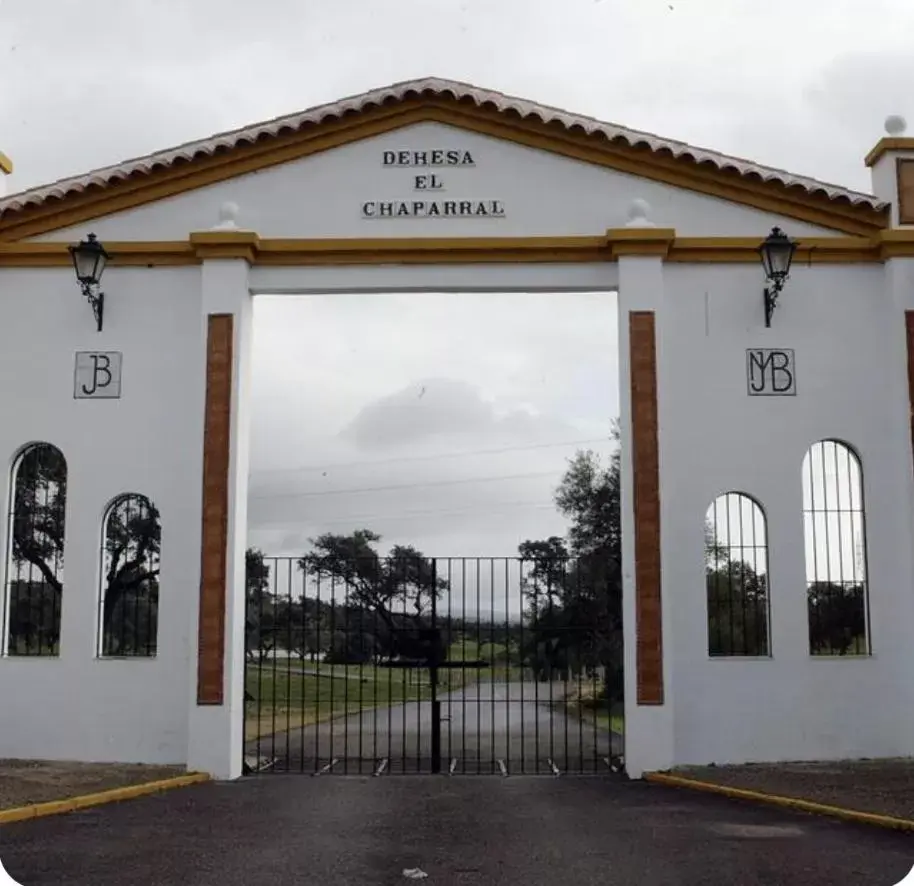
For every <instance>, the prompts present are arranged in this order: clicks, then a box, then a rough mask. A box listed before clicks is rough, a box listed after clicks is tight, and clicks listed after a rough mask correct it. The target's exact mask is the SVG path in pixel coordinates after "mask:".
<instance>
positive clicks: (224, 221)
mask: <svg viewBox="0 0 914 886" xmlns="http://www.w3.org/2000/svg"><path fill="white" fill-rule="evenodd" d="M239 211H240V210H239V209H238V204H237V203H233V202H232V201H231V200H228V201H226V202H225V203H223V204H222V205H221V206H220V207H219V222H218V224H216V225H215V226H214V227H213V230H214V231H235V230H237V229H238V213H239Z"/></svg>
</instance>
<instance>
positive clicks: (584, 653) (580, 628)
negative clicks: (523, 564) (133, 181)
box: [572, 557, 599, 772]
mask: <svg viewBox="0 0 914 886" xmlns="http://www.w3.org/2000/svg"><path fill="white" fill-rule="evenodd" d="M588 559H589V560H590V561H591V562H590V564H589V565H590V569H589V573H590V580H591V582H593V581H594V576H593V568H594V567H593V562H592V557H591V558H588ZM575 594H576V596H577V599H578V600H580V599H581V560H580V558H579V559H578V563H577V568H576V569H575ZM590 599H591V600H595V599H597V598H596V596H591V597H590ZM579 617H580V616H579ZM595 629H596V625H595V624H589V625H584V624H578V625H575V628H574V631H573V632H572V636H573V637H576V642H577V647H578V648H577V649H576V650H575V667H576V668H577V672H578V674H577V677H578V703H577V704H578V711H577V714H578V770H579V771H580V772H583V771H584V682H583V681H584V668H585V666H586V664H585V662H586V661H587V660H588V659H589V658H590V656H589V650H590V647H591V645H592V643H593V639H594V637H593V632H594V630H595ZM591 679H592V678H591ZM598 701H599V700H598V699H597V697H596V695H594V696H593V705H594V708H593V721H594V724H596V722H597V706H598ZM594 743H596V736H594ZM594 759H596V753H594Z"/></svg>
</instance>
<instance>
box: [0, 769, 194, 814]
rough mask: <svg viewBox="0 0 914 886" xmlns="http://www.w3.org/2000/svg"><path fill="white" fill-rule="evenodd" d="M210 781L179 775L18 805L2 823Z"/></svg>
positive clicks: (130, 798)
mask: <svg viewBox="0 0 914 886" xmlns="http://www.w3.org/2000/svg"><path fill="white" fill-rule="evenodd" d="M209 780H210V777H209V776H208V775H207V774H206V773H204V772H192V773H189V774H188V775H178V776H176V777H175V778H164V779H161V780H159V781H148V782H146V783H145V784H135V785H128V786H127V787H123V788H114V789H113V790H110V791H98V792H97V793H94V794H83V795H82V796H80V797H70V798H68V799H66V800H52V801H50V802H48V803H35V804H33V805H31V806H17V807H16V808H14V809H2V810H0V824H10V823H12V822H14V821H29V820H30V819H33V818H45V817H46V816H48V815H60V814H62V813H64V812H73V811H74V810H76V809H88V808H89V807H90V806H104V805H105V804H107V803H117V802H119V801H121V800H133V799H134V798H136V797H145V796H147V795H148V794H158V793H161V792H162V791H170V790H174V789H175V788H183V787H188V786H189V785H193V784H203V782H207V781H209Z"/></svg>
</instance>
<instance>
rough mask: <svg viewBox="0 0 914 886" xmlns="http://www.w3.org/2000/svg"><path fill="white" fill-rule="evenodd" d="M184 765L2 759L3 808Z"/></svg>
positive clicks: (164, 774)
mask: <svg viewBox="0 0 914 886" xmlns="http://www.w3.org/2000/svg"><path fill="white" fill-rule="evenodd" d="M185 772H186V769H185V768H184V767H183V766H140V765H137V764H122V763H70V762H50V761H46V760H0V809H12V808H14V807H16V806H28V805H30V804H32V803H46V802H48V801H50V800H66V799H68V798H70V797H77V796H79V795H81V794H92V793H95V792H96V791H105V790H110V789H112V788H122V787H126V786H128V785H134V784H143V783H144V782H147V781H158V780H159V779H162V778H173V777H174V776H176V775H184V774H185Z"/></svg>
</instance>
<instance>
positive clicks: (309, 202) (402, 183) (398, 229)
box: [37, 123, 831, 240]
mask: <svg viewBox="0 0 914 886" xmlns="http://www.w3.org/2000/svg"><path fill="white" fill-rule="evenodd" d="M439 147H442V148H455V149H457V148H459V149H466V150H469V151H470V152H471V153H472V155H473V159H474V161H475V164H476V165H475V166H474V167H453V168H452V167H444V168H440V169H435V170H430V169H427V168H424V169H423V168H414V169H409V168H391V167H384V166H382V162H381V161H382V154H383V152H384V151H387V150H393V151H397V150H403V149H407V148H408V149H412V150H424V149H427V150H431V149H433V148H439ZM429 172H435V173H436V174H437V175H438V176H439V179H440V181H441V182H442V183H443V185H444V190H442V191H440V192H432V191H416V190H414V189H413V183H414V178H415V175H416V174H427V173H429ZM432 197H434V199H438V200H474V199H475V200H500V201H501V202H502V203H503V204H504V207H505V213H506V214H505V217H504V218H500V219H499V218H488V219H481V218H470V219H437V220H428V219H393V220H390V219H388V220H366V219H363V218H362V217H361V206H362V203H363V202H364V201H366V200H407V201H412V200H417V199H418V200H428V199H431V198H432ZM636 197H640V198H642V199H645V200H647V201H648V202H649V203H650V204H651V206H652V208H653V212H654V219H655V220H656V221H657V223H658V224H661V225H663V226H666V227H675V228H676V230H677V231H678V233H679V234H680V236H684V237H688V236H693V237H697V236H721V235H728V236H734V237H739V236H744V237H760V238H761V237H764V236H765V235H766V234H767V233H768V231H769V230H770V229H771V227H772V226H773V225H776V224H781V225H784V226H785V227H786V228H787V229H788V230H789V232H790V233H791V234H793V235H795V236H800V235H813V234H817V233H819V234H822V233H825V234H827V233H831V232H829V231H827V230H825V229H823V228H818V227H815V226H812V225H808V224H805V223H802V222H798V221H792V220H787V221H785V220H784V219H781V218H778V217H777V216H775V215H774V214H772V213H766V212H760V211H757V210H755V209H752V208H750V207H744V206H739V205H736V204H733V203H728V202H727V201H725V200H719V199H717V198H713V197H706V196H704V195H701V194H697V193H694V192H691V191H687V190H684V189H680V188H672V187H670V186H668V185H665V184H662V183H660V182H654V181H649V180H646V179H643V178H639V177H637V176H633V175H628V174H624V173H619V172H615V171H613V170H609V169H603V168H601V167H597V166H592V165H590V164H588V163H584V162H582V161H578V160H570V159H566V158H564V157H559V156H557V155H555V154H550V153H546V152H545V151H540V150H536V149H533V148H525V147H522V146H519V145H516V144H513V143H509V142H503V141H501V140H499V139H495V138H491V137H488V136H483V135H478V134H476V133H471V132H463V131H461V130H458V129H455V128H453V127H449V126H443V125H440V124H437V123H423V124H419V125H416V126H410V127H405V128H403V129H401V130H398V131H395V132H390V133H385V134H383V135H379V136H376V137H374V138H370V139H365V140H363V141H361V142H357V143H354V144H351V145H346V146H344V147H340V148H336V149H334V150H332V151H328V152H325V153H322V154H317V155H314V156H312V157H308V158H305V159H303V160H299V161H296V162H292V163H288V164H286V165H284V166H277V167H273V168H270V169H265V170H263V171H261V172H258V173H255V174H251V175H246V176H242V177H239V178H236V179H232V180H230V181H226V182H221V183H219V184H216V185H210V186H208V187H205V188H200V189H198V190H196V191H192V192H189V193H187V194H182V195H179V196H176V197H171V198H168V199H166V200H162V201H161V202H159V203H155V204H151V205H148V206H142V207H139V208H137V209H132V210H129V211H126V212H122V213H117V214H115V215H112V216H108V217H107V218H105V219H104V220H101V221H98V222H91V223H88V222H87V223H85V224H81V225H78V226H76V227H74V228H69V229H65V230H62V231H56V232H54V233H53V234H47V235H44V236H42V237H39V238H37V239H39V240H78V239H79V238H81V237H83V236H85V233H86V232H87V231H88V230H90V229H91V230H93V231H94V232H95V233H96V234H97V235H98V237H99V238H100V239H101V240H180V239H184V238H185V237H186V236H187V233H188V231H193V230H205V229H207V228H209V227H210V226H211V225H212V224H213V223H214V222H215V220H216V218H217V215H218V212H219V207H220V206H221V205H222V204H223V203H224V202H226V201H234V202H236V203H237V204H238V205H239V206H240V207H241V216H240V218H239V222H240V224H241V225H242V226H244V227H246V228H250V229H252V230H255V231H257V232H258V233H259V234H260V235H261V237H485V236H493V237H511V236H564V235H568V236H587V235H594V234H600V233H601V232H603V231H604V230H606V229H607V228H611V227H620V226H622V225H624V224H625V221H626V213H627V210H628V208H629V206H630V204H631V202H632V200H633V199H635V198H636Z"/></svg>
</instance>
